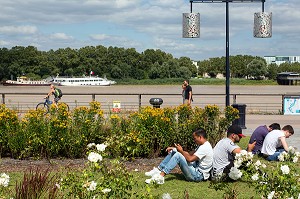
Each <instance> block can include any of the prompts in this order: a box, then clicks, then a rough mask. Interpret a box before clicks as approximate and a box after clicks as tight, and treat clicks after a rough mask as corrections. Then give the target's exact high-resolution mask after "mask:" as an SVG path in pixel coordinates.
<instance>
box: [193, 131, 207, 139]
mask: <svg viewBox="0 0 300 199" xmlns="http://www.w3.org/2000/svg"><path fill="white" fill-rule="evenodd" d="M194 133H195V134H196V136H198V137H200V136H202V137H203V138H204V139H207V134H206V131H205V130H204V129H197V130H195V131H194Z"/></svg>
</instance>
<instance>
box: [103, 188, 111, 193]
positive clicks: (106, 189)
mask: <svg viewBox="0 0 300 199" xmlns="http://www.w3.org/2000/svg"><path fill="white" fill-rule="evenodd" d="M102 192H103V193H109V192H111V189H109V188H105V189H103V190H102Z"/></svg>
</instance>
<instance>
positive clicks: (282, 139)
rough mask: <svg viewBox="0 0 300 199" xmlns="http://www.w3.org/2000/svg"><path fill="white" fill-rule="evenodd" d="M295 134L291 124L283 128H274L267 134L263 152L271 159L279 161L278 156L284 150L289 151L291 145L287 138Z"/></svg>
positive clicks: (264, 155)
mask: <svg viewBox="0 0 300 199" xmlns="http://www.w3.org/2000/svg"><path fill="white" fill-rule="evenodd" d="M293 134H294V129H293V127H292V126H291V125H286V126H284V127H283V128H282V130H273V131H271V132H270V133H268V134H267V136H266V138H265V140H264V143H263V146H262V149H261V154H262V156H263V157H265V158H266V159H267V160H269V161H277V160H278V156H279V155H280V153H282V152H283V151H288V150H289V147H288V144H287V142H286V138H289V137H290V136H291V135H293Z"/></svg>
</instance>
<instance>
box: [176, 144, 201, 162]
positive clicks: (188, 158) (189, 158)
mask: <svg viewBox="0 0 300 199" xmlns="http://www.w3.org/2000/svg"><path fill="white" fill-rule="evenodd" d="M175 147H176V149H177V151H178V152H179V153H181V154H182V155H183V156H184V158H185V159H186V161H188V162H193V161H196V160H198V157H197V156H195V155H194V153H193V154H190V153H189V152H187V151H184V150H183V148H182V146H180V145H179V144H175Z"/></svg>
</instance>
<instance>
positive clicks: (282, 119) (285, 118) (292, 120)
mask: <svg viewBox="0 0 300 199" xmlns="http://www.w3.org/2000/svg"><path fill="white" fill-rule="evenodd" d="M245 117H246V123H245V126H246V129H243V133H244V134H245V135H247V136H248V135H249V136H250V135H251V134H252V132H253V131H254V130H255V128H256V127H258V126H260V125H264V124H266V125H270V124H272V123H274V122H277V123H279V124H280V126H281V127H283V126H285V125H287V124H289V125H292V126H293V128H294V131H295V134H294V135H293V136H291V137H290V138H288V139H287V142H288V144H289V145H290V146H294V147H297V149H298V150H300V122H299V121H300V115H250V114H248V115H247V114H246V116H245Z"/></svg>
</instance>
